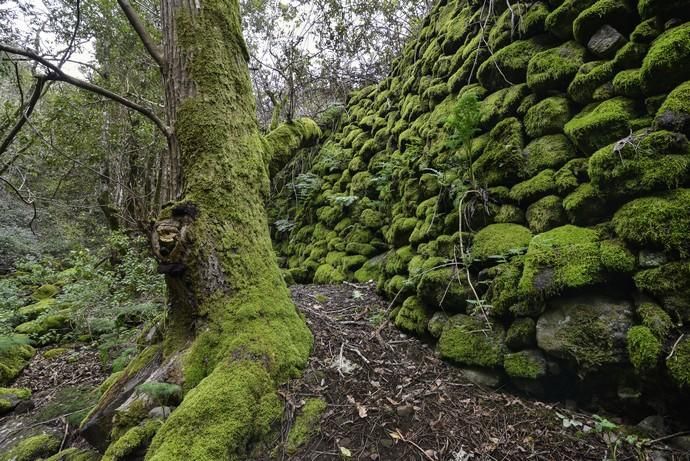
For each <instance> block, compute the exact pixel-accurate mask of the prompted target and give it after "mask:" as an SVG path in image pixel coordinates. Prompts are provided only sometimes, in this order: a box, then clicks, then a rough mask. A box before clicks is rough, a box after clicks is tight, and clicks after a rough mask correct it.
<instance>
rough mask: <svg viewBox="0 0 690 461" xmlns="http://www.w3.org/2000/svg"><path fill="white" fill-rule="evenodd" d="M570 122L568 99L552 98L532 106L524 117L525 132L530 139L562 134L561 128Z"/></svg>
mask: <svg viewBox="0 0 690 461" xmlns="http://www.w3.org/2000/svg"><path fill="white" fill-rule="evenodd" d="M569 120H570V103H569V102H568V99H566V98H563V97H560V96H554V97H551V98H546V99H544V100H543V101H540V102H539V103H537V104H536V105H534V106H532V108H531V109H530V110H528V111H527V115H525V132H526V133H527V135H528V136H530V137H531V138H538V137H540V136H545V135H547V134H558V133H562V132H563V127H564V126H565V124H566V123H567V122H568V121H569Z"/></svg>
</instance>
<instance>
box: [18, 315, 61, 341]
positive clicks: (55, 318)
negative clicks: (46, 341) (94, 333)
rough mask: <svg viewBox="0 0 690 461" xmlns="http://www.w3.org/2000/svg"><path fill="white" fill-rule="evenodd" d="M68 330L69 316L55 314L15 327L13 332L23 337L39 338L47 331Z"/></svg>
mask: <svg viewBox="0 0 690 461" xmlns="http://www.w3.org/2000/svg"><path fill="white" fill-rule="evenodd" d="M68 328H69V315H68V314H67V313H56V314H53V315H47V316H45V317H41V318H39V319H37V320H31V321H29V322H24V323H22V324H20V325H17V326H16V327H15V328H14V331H15V332H17V333H19V334H23V335H32V336H41V335H44V334H46V333H48V332H49V331H56V330H66V329H68Z"/></svg>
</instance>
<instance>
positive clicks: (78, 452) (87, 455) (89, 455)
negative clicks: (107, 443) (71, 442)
mask: <svg viewBox="0 0 690 461" xmlns="http://www.w3.org/2000/svg"><path fill="white" fill-rule="evenodd" d="M101 459H102V458H101V455H100V454H98V453H96V452H95V451H92V450H86V449H80V448H67V449H65V450H61V451H59V452H58V453H55V454H54V455H53V456H51V457H50V458H46V459H45V461H99V460H101Z"/></svg>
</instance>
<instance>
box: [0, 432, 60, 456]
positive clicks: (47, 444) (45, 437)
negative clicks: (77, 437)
mask: <svg viewBox="0 0 690 461" xmlns="http://www.w3.org/2000/svg"><path fill="white" fill-rule="evenodd" d="M58 451H60V439H58V438H57V437H56V436H55V435H53V434H47V433H44V434H38V435H34V436H32V437H29V438H27V439H24V440H21V441H20V442H19V443H17V444H16V445H14V446H13V447H12V448H10V449H9V450H8V451H6V452H5V453H2V454H0V461H36V460H39V459H41V458H47V457H49V456H51V455H54V454H55V453H57V452H58Z"/></svg>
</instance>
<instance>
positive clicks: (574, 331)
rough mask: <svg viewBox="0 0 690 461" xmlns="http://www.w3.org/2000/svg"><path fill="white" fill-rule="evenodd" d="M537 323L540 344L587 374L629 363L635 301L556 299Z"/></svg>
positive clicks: (599, 297)
mask: <svg viewBox="0 0 690 461" xmlns="http://www.w3.org/2000/svg"><path fill="white" fill-rule="evenodd" d="M549 307H550V309H549V310H547V311H546V312H545V313H544V314H542V315H541V317H539V320H538V321H537V344H538V345H539V348H540V349H542V350H543V351H545V352H546V353H548V354H550V355H552V356H554V357H558V358H561V359H569V360H573V361H575V362H576V363H577V364H578V366H579V368H580V371H582V372H584V373H586V372H589V371H594V370H596V369H599V368H601V367H602V366H605V365H610V364H618V363H625V362H626V361H627V352H626V333H627V331H628V329H630V327H631V326H632V324H633V305H632V302H631V301H628V300H620V299H613V298H610V297H608V296H604V295H583V296H576V297H569V298H556V299H553V300H551V301H550V303H549Z"/></svg>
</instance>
